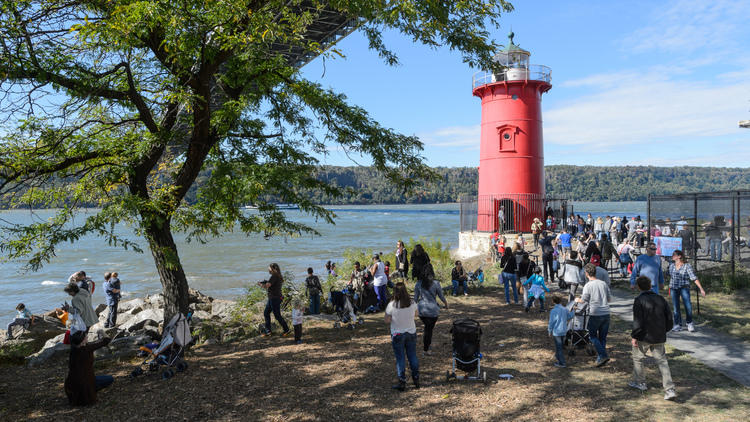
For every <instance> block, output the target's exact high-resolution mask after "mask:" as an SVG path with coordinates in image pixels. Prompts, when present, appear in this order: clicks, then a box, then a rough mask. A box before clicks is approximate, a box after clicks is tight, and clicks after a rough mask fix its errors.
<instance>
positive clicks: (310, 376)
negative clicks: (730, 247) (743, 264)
mask: <svg viewBox="0 0 750 422" xmlns="http://www.w3.org/2000/svg"><path fill="white" fill-rule="evenodd" d="M500 295H501V291H500V290H499V289H497V288H485V290H484V295H472V296H469V297H460V298H457V299H453V298H450V299H449V300H450V304H451V307H452V308H451V310H450V311H448V312H444V313H443V314H442V315H441V317H440V320H439V321H438V325H437V326H436V328H435V339H434V344H433V347H434V351H435V354H434V355H433V356H429V357H423V356H422V354H421V353H420V365H421V369H422V379H423V388H422V389H420V390H414V389H409V390H407V391H406V392H405V393H398V392H394V391H391V390H390V385H391V383H392V382H393V381H394V379H395V368H394V367H395V365H394V358H393V353H392V350H391V346H390V340H389V336H388V329H387V326H386V325H385V324H383V323H382V320H381V318H382V315H381V314H379V315H376V316H368V317H367V318H366V323H365V324H364V325H363V326H362V327H361V328H358V329H357V330H355V331H348V330H334V329H332V328H331V324H330V323H328V322H315V323H312V324H310V325H309V326H307V325H306V326H305V330H304V341H305V343H304V344H302V345H293V344H292V340H291V339H288V338H280V337H277V336H273V337H270V338H257V339H252V340H248V341H245V342H243V343H233V344H229V345H214V346H206V347H199V348H196V349H194V350H193V351H191V352H190V353H189V355H188V357H187V360H188V361H189V363H190V368H189V369H188V371H187V372H185V373H182V374H178V375H177V376H175V378H173V379H171V380H168V381H163V380H161V379H159V378H158V377H157V376H154V375H149V376H144V377H140V378H135V379H131V378H128V377H127V375H128V373H129V371H130V369H131V368H132V363H133V362H120V363H112V364H110V365H109V366H108V367H107V368H101V369H98V372H100V373H103V372H105V371H107V372H109V373H112V374H114V375H115V378H116V381H115V384H114V385H113V386H111V387H110V388H108V389H106V390H104V391H102V392H101V393H100V395H99V403H97V404H96V405H94V406H91V407H88V408H84V409H72V408H70V407H69V406H68V405H67V403H66V401H65V397H64V394H63V391H62V382H63V378H64V376H65V372H66V367H67V366H66V362H58V363H51V364H49V365H47V366H44V367H41V368H34V369H27V368H20V367H12V368H8V367H5V368H0V402H1V403H2V404H1V405H0V419H1V420H32V421H34V420H37V421H48V420H63V421H64V420H110V421H119V420H133V421H136V420H137V421H142V420H152V419H162V420H165V419H166V420H235V421H250V420H278V421H282V420H283V421H287V420H303V421H304V420H325V421H351V420H367V421H386V420H404V421H423V420H479V421H485V420H486V421H489V420H493V421H496V420H529V421H532V420H533V421H540V420H545V421H547V420H565V421H569V420H587V421H588V420H615V419H616V420H671V419H681V420H701V421H705V420H742V419H745V418H746V417H747V415H748V414H749V413H750V390H748V389H747V388H744V387H742V386H740V385H738V384H737V383H735V382H734V381H732V380H730V379H728V378H726V377H724V376H723V375H721V374H718V373H717V372H715V371H713V370H711V369H710V368H708V367H706V366H704V365H702V364H700V363H698V362H697V361H695V360H694V359H692V358H691V357H690V356H689V355H688V354H686V353H682V352H677V351H671V352H670V353H669V359H670V366H671V367H672V373H673V377H674V379H675V382H676V383H677V392H678V400H677V401H676V402H665V401H664V400H663V399H662V392H661V389H660V385H659V384H660V377H659V375H658V372H657V371H656V369H655V368H654V367H653V366H651V367H649V369H648V372H647V380H648V383H649V385H650V386H652V387H653V388H652V389H650V390H649V391H648V392H646V393H645V394H641V393H639V392H637V391H633V390H631V389H628V387H627V382H628V380H629V377H630V374H631V370H632V365H631V360H630V354H629V341H628V338H629V336H628V334H627V332H628V331H629V325H628V324H625V323H623V322H618V321H615V322H614V323H613V326H612V329H611V335H610V338H609V347H610V349H611V353H610V354H611V356H612V361H611V363H610V364H608V365H607V366H605V367H603V368H595V367H594V366H593V359H592V358H590V357H588V356H586V355H585V354H583V353H581V354H579V355H577V356H575V357H572V358H569V362H568V363H569V365H570V367H569V368H568V369H557V368H554V367H553V366H552V359H553V346H552V344H551V343H552V342H551V341H550V339H549V338H548V337H547V332H546V324H547V314H541V315H540V314H538V313H530V314H526V313H524V312H523V311H522V308H521V307H520V306H513V305H511V306H505V305H502V304H501V301H500V300H499V298H500ZM459 316H469V317H472V318H475V319H477V320H479V321H480V323H481V324H482V328H483V330H484V335H483V338H482V352H483V353H484V356H485V359H484V367H485V368H486V371H487V373H488V379H489V380H491V382H488V383H487V384H486V385H483V384H480V383H475V382H474V383H470V382H451V383H447V382H446V381H445V371H446V370H447V369H449V368H450V353H451V352H450V335H449V333H448V330H449V328H450V321H451V320H452V319H453V318H457V317H459ZM417 325H418V327H419V330H420V335H419V341H420V342H421V341H422V338H421V323H418V324H417ZM501 373H509V374H512V375H513V376H514V377H515V378H514V379H513V380H510V381H500V380H498V375H499V374H501Z"/></svg>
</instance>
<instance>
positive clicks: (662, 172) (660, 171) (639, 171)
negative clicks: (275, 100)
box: [309, 165, 750, 204]
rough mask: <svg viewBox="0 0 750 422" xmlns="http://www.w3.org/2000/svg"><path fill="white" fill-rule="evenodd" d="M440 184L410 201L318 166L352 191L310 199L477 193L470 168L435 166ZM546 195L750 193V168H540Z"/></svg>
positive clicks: (392, 189)
mask: <svg viewBox="0 0 750 422" xmlns="http://www.w3.org/2000/svg"><path fill="white" fill-rule="evenodd" d="M435 171H436V172H437V173H438V174H439V175H440V176H441V181H440V182H439V183H430V184H427V185H425V186H424V187H423V188H422V189H419V190H418V191H417V192H415V194H414V195H412V196H408V197H407V196H404V195H403V192H402V191H401V190H400V189H399V188H398V187H397V186H391V185H389V184H387V183H386V182H385V180H384V179H383V178H382V177H381V176H380V175H378V174H377V172H375V171H374V170H373V169H371V168H369V167H333V166H326V167H323V168H322V169H321V171H320V173H319V176H318V177H319V178H321V179H325V180H328V181H330V182H332V183H335V184H337V185H338V186H342V187H349V188H351V189H353V192H351V193H350V194H349V195H346V196H345V197H343V198H338V199H334V198H327V197H325V196H324V195H323V193H322V192H317V191H311V192H309V195H310V196H311V197H312V198H313V199H315V200H316V201H318V202H320V203H331V204H379V203H435V202H456V201H458V198H459V197H460V196H461V195H462V194H470V195H475V194H476V192H477V169H476V168H475V167H454V168H447V167H437V168H435ZM545 173H546V174H545V179H546V184H547V193H548V194H550V195H552V196H565V197H568V198H571V199H574V200H578V201H645V200H646V198H647V197H648V195H649V194H650V193H652V194H668V193H681V192H698V191H717V190H734V189H750V169H747V168H723V167H651V166H625V167H595V166H570V165H555V166H546V167H545Z"/></svg>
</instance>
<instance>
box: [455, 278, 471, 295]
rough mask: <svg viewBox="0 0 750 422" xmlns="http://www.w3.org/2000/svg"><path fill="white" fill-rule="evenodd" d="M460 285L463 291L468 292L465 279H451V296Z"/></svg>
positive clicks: (456, 291) (456, 292)
mask: <svg viewBox="0 0 750 422" xmlns="http://www.w3.org/2000/svg"><path fill="white" fill-rule="evenodd" d="M459 287H461V289H462V290H463V292H464V293H469V286H468V285H467V284H466V280H453V296H456V295H457V294H458V288H459Z"/></svg>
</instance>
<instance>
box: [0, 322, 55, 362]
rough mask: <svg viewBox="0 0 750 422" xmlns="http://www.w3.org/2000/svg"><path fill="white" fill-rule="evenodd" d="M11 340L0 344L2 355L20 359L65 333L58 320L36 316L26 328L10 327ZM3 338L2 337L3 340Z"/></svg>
mask: <svg viewBox="0 0 750 422" xmlns="http://www.w3.org/2000/svg"><path fill="white" fill-rule="evenodd" d="M12 328H13V332H12V340H11V341H9V342H8V341H4V342H3V343H2V346H1V348H2V350H3V352H2V354H3V355H7V356H6V357H11V356H14V357H15V358H18V357H19V356H17V355H20V354H24V353H25V354H24V355H23V356H20V357H21V359H23V358H24V357H26V356H28V355H30V354H32V353H35V352H37V351H38V350H40V349H41V348H42V347H43V346H44V344H45V343H46V342H47V340H49V339H51V338H53V337H56V336H59V335H60V334H64V333H65V326H63V325H62V323H61V322H60V320H59V319H57V318H52V317H44V316H41V315H37V316H35V317H34V323H33V324H31V325H29V326H28V327H25V328H22V327H12ZM4 338H5V336H4V335H3V339H4Z"/></svg>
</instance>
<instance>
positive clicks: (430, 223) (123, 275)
mask: <svg viewBox="0 0 750 422" xmlns="http://www.w3.org/2000/svg"><path fill="white" fill-rule="evenodd" d="M330 208H331V209H333V210H334V211H335V213H336V224H335V225H327V224H322V223H316V222H315V220H314V219H313V218H311V217H309V216H306V215H304V214H303V213H301V212H299V211H295V210H289V211H286V212H287V213H288V214H287V215H288V216H289V217H290V218H291V219H293V220H295V221H299V222H302V223H306V224H308V225H311V226H314V227H315V228H316V229H317V230H318V231H319V232H320V233H321V236H309V235H308V236H303V237H299V238H281V237H277V238H271V239H264V238H263V237H262V236H260V235H253V236H249V237H248V236H245V235H243V234H241V233H226V234H225V235H224V236H223V237H221V238H218V239H213V240H212V241H210V242H209V243H207V244H200V243H197V242H192V243H186V242H185V241H184V237H183V236H180V235H179V234H176V235H175V237H176V240H177V243H178V249H179V253H180V259H181V261H182V264H183V266H184V268H185V273H186V274H187V277H188V282H189V284H190V286H191V287H193V288H196V289H198V290H200V291H202V292H203V293H206V294H208V295H211V296H214V297H222V298H232V297H235V296H237V295H239V294H241V293H242V292H243V291H244V289H245V288H246V287H247V286H248V284H250V283H254V282H256V281H259V280H262V279H264V278H268V273H267V268H268V264H269V263H271V262H277V263H278V264H279V266H280V267H281V269H282V271H292V272H293V273H294V274H295V278H296V280H302V279H304V277H305V275H306V273H305V270H306V269H307V267H313V268H314V269H315V272H316V273H318V274H321V273H324V264H325V262H326V261H327V260H333V261H334V262H337V261H338V262H340V261H341V260H342V258H341V257H342V254H343V252H344V251H345V250H346V249H349V248H355V249H366V250H373V251H390V250H393V249H395V246H396V241H397V240H398V239H403V240H404V241H407V240H408V239H409V238H415V239H416V238H419V237H424V238H428V239H429V238H434V239H440V240H441V241H442V242H443V244H445V245H448V246H450V247H456V246H457V243H458V230H459V211H458V205H457V204H435V205H361V206H354V205H352V206H332V207H330ZM574 212H575V213H576V214H581V215H584V216H585V214H586V213H588V212H591V213H592V215H594V216H595V217H596V216H599V215H606V214H616V215H619V216H622V215H627V216H628V217H631V216H634V215H641V216H644V217H645V215H646V203H645V202H603V203H589V202H579V203H575V204H574ZM50 215H52V211H48V210H41V211H36V212H35V214H34V215H32V214H31V213H30V212H29V211H28V210H12V211H0V219H2V220H5V221H11V222H15V223H30V222H32V221H34V220H35V219H39V218H42V219H44V218H47V217H49V216H50ZM81 218H83V216H82V217H81ZM118 232H119V233H121V234H124V235H128V234H129V233H132V232H129V231H128V228H127V227H118ZM129 239H131V240H134V241H136V242H137V243H138V244H139V245H140V246H141V247H142V248H143V249H144V251H145V252H144V253H142V254H139V253H136V252H132V251H129V250H128V251H125V250H123V249H120V248H113V247H109V246H108V245H107V243H106V242H105V241H104V240H102V239H99V238H96V237H86V238H83V239H81V240H79V241H78V242H76V243H74V244H62V245H60V247H59V249H58V250H57V256H56V257H55V258H54V259H53V260H52V261H51V262H50V263H48V264H47V265H45V266H44V267H43V268H41V269H40V270H39V271H37V272H27V273H23V272H22V271H21V268H22V263H21V262H5V263H2V264H0V322H2V323H3V325H4V324H5V323H6V321H8V320H10V319H11V318H12V317H13V315H14V314H15V311H14V308H15V306H16V305H17V304H18V303H19V302H23V303H25V304H26V306H27V308H28V309H29V310H31V312H33V313H40V312H41V311H43V310H50V309H53V308H54V307H56V306H59V305H60V304H61V303H62V302H64V301H66V300H68V301H69V299H70V297H69V296H67V295H66V294H65V293H64V292H63V291H62V289H63V287H64V285H65V283H66V281H67V278H68V276H69V275H70V274H71V273H73V272H75V271H78V270H84V271H86V273H87V274H88V275H89V276H90V277H92V278H93V279H94V281H96V282H97V289H96V291H95V292H94V297H93V302H94V303H95V304H96V303H103V302H104V292H103V289H100V287H101V285H102V282H103V274H104V273H105V272H107V271H117V272H119V273H120V280H121V281H122V288H123V292H124V296H125V298H127V297H138V296H144V295H147V294H153V293H158V292H160V291H161V284H160V282H159V277H158V275H157V273H156V270H155V268H154V262H153V259H152V258H151V254H150V253H149V252H148V248H147V246H146V243H145V241H144V240H142V239H137V238H135V237H134V236H133V235H132V234H130V236H129Z"/></svg>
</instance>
